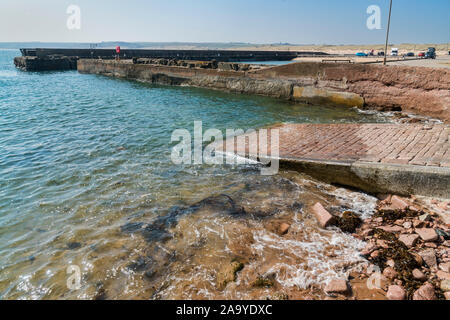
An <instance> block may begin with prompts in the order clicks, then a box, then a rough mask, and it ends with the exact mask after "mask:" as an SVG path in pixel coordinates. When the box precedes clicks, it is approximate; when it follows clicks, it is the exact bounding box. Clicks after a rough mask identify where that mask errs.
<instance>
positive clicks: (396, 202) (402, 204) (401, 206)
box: [391, 196, 409, 210]
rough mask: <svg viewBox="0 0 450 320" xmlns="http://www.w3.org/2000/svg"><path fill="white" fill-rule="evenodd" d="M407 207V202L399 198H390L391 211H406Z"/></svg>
mask: <svg viewBox="0 0 450 320" xmlns="http://www.w3.org/2000/svg"><path fill="white" fill-rule="evenodd" d="M408 206H409V202H408V201H407V200H406V199H404V198H401V197H399V196H392V198H391V207H392V208H393V209H398V210H406V209H407V208H408Z"/></svg>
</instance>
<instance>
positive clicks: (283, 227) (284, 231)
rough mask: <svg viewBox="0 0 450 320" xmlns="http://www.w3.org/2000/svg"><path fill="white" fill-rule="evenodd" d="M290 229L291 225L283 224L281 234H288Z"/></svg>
mask: <svg viewBox="0 0 450 320" xmlns="http://www.w3.org/2000/svg"><path fill="white" fill-rule="evenodd" d="M290 227H291V225H290V224H287V223H282V224H281V226H280V230H279V232H280V234H281V235H285V234H286V233H288V231H289V228H290Z"/></svg>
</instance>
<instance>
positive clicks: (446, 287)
mask: <svg viewBox="0 0 450 320" xmlns="http://www.w3.org/2000/svg"><path fill="white" fill-rule="evenodd" d="M441 290H442V291H444V292H450V280H442V281H441Z"/></svg>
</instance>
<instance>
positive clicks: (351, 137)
mask: <svg viewBox="0 0 450 320" xmlns="http://www.w3.org/2000/svg"><path fill="white" fill-rule="evenodd" d="M274 128H277V129H279V155H280V158H294V159H300V160H318V161H339V162H349V163H351V162H354V161H363V162H371V163H383V164H403V165H413V166H435V167H450V142H449V134H450V127H449V126H447V125H444V124H442V125H441V124H439V125H423V124H283V125H280V126H276V127H274ZM247 150H248V145H247ZM238 153H239V154H243V150H239V151H238Z"/></svg>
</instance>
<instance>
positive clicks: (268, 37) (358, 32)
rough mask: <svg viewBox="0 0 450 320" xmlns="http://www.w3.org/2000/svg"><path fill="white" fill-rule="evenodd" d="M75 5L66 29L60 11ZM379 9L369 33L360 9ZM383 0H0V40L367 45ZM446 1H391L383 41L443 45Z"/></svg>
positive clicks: (447, 35) (448, 27)
mask: <svg viewBox="0 0 450 320" xmlns="http://www.w3.org/2000/svg"><path fill="white" fill-rule="evenodd" d="M70 5H76V6H78V7H79V8H80V21H81V24H80V29H69V28H68V27H67V20H68V18H69V16H70V15H69V14H68V13H67V8H68V7H69V6H70ZM370 5H378V6H379V7H380V8H381V29H380V30H376V29H375V30H369V29H368V28H367V25H366V21H367V19H368V18H369V14H367V12H366V11H367V8H368V7H369V6H370ZM388 9H389V0H120V1H116V0H38V1H37V0H0V42H29V41H41V42H93V43H95V42H101V41H130V42H131V41H148V42H245V43H293V44H375V43H377V44H378V43H383V42H384V38H385V32H386V26H387V17H388ZM449 15H450V1H449V0H393V11H392V24H391V37H390V43H447V42H450V18H449Z"/></svg>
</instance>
